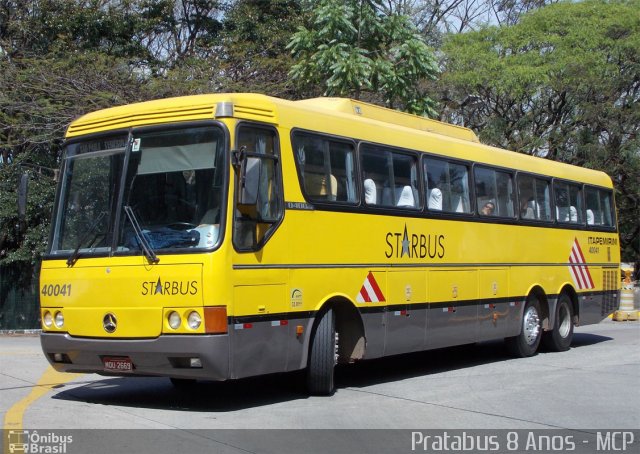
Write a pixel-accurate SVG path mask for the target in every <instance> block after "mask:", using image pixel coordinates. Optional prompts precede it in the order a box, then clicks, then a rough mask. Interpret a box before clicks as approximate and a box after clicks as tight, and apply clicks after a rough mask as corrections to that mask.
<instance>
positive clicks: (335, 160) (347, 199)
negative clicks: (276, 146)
mask: <svg viewBox="0 0 640 454" xmlns="http://www.w3.org/2000/svg"><path fill="white" fill-rule="evenodd" d="M293 149H294V150H295V158H296V162H297V164H298V169H299V170H300V178H301V185H302V189H303V192H304V194H305V196H306V197H307V198H308V199H309V200H311V201H316V202H318V201H323V202H324V201H335V202H343V203H353V204H355V203H357V201H358V200H357V196H356V184H355V170H354V151H353V145H352V144H351V143H350V142H342V141H339V140H335V139H329V138H326V137H322V136H317V135H313V134H307V133H295V134H294V136H293Z"/></svg>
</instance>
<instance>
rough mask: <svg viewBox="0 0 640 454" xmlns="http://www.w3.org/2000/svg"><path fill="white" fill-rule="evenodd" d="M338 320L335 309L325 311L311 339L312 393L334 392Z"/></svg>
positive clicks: (309, 386)
mask: <svg viewBox="0 0 640 454" xmlns="http://www.w3.org/2000/svg"><path fill="white" fill-rule="evenodd" d="M335 326H336V322H335V315H334V313H333V310H331V309H329V310H328V311H327V312H325V313H324V315H323V316H322V318H321V319H320V322H319V323H318V326H317V327H316V330H315V333H314V334H313V338H312V340H311V348H310V351H309V365H308V367H307V389H308V391H309V393H310V394H314V395H318V396H328V395H331V394H333V392H334V380H333V376H334V368H335V365H336V328H335Z"/></svg>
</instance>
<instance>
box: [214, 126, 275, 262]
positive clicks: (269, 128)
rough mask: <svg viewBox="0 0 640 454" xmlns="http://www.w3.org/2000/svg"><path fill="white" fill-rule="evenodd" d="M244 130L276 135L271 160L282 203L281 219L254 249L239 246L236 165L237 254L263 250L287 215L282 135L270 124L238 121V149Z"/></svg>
mask: <svg viewBox="0 0 640 454" xmlns="http://www.w3.org/2000/svg"><path fill="white" fill-rule="evenodd" d="M243 128H253V129H260V130H265V131H271V132H273V133H274V136H273V137H274V140H273V147H274V151H275V153H274V155H273V158H271V157H270V159H273V160H274V164H275V165H274V172H275V173H276V178H275V183H276V187H275V190H276V192H277V195H278V201H279V203H280V213H279V218H278V220H277V221H275V222H273V223H271V226H270V227H269V228H268V229H267V231H266V232H265V234H264V235H263V237H262V238H260V239H259V240H258V241H256V242H255V244H254V245H253V246H252V247H241V246H239V245H238V243H237V241H236V238H237V236H236V234H235V227H236V214H235V212H236V207H237V206H238V196H239V188H238V185H239V170H236V169H235V165H234V166H233V168H234V173H235V176H234V197H233V212H232V213H231V216H232V220H231V222H232V226H231V232H230V234H231V243H232V245H233V248H234V250H235V251H236V252H240V253H246V252H256V251H259V250H260V249H262V248H263V247H264V246H265V244H267V242H268V241H269V239H271V237H272V236H273V235H274V233H275V232H276V231H277V230H278V228H279V227H280V226H281V225H282V223H283V222H284V217H285V215H286V211H287V210H286V206H285V205H286V203H285V197H284V185H283V170H282V142H281V140H280V134H279V133H278V128H276V127H275V126H274V125H272V124H270V123H260V122H255V121H248V120H247V121H238V122H237V123H236V125H235V136H234V146H236V147H237V145H238V138H239V137H240V134H241V130H242V129H243ZM234 151H237V148H234V149H233V150H230V153H229V155H232V154H233V152H234ZM229 186H230V184H228V185H227V187H229Z"/></svg>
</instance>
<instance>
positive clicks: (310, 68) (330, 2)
mask: <svg viewBox="0 0 640 454" xmlns="http://www.w3.org/2000/svg"><path fill="white" fill-rule="evenodd" d="M311 4H312V6H313V8H312V9H311V11H310V18H309V21H308V22H309V23H308V25H307V26H301V27H299V29H298V31H297V32H296V33H295V34H294V35H293V37H292V39H291V42H290V43H289V45H288V48H289V49H291V52H292V54H293V56H294V57H295V59H296V63H295V64H294V65H293V66H292V67H291V71H290V73H289V74H290V76H291V77H292V78H293V79H294V80H295V81H297V82H298V83H300V84H302V85H303V86H306V87H323V89H324V94H325V95H329V96H351V97H354V98H356V99H360V98H361V97H363V96H368V98H372V99H373V100H377V99H378V97H380V96H381V97H382V99H380V101H382V102H384V103H385V104H386V105H387V106H389V107H397V108H400V109H403V110H406V111H409V112H411V113H416V114H419V115H425V116H434V115H435V113H436V112H435V102H434V101H433V100H432V99H431V98H430V97H429V96H428V95H427V93H426V90H425V88H424V86H423V84H424V82H425V81H428V80H433V79H435V77H436V74H437V73H438V68H437V66H436V62H435V58H434V56H433V53H432V52H431V50H430V49H429V47H428V46H427V45H426V44H425V42H424V39H423V38H422V37H421V36H420V35H419V34H418V33H417V31H416V29H415V27H414V26H413V25H412V24H411V22H410V19H409V18H408V17H407V16H403V15H399V14H383V13H382V8H381V2H380V1H367V0H349V1H341V0H340V1H339V0H321V1H319V2H312V3H311Z"/></svg>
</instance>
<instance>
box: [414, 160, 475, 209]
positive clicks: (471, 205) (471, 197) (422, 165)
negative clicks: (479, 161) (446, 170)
mask: <svg viewBox="0 0 640 454" xmlns="http://www.w3.org/2000/svg"><path fill="white" fill-rule="evenodd" d="M421 154H422V156H421V159H420V171H421V172H422V182H421V183H422V186H423V188H424V189H423V190H422V191H423V197H424V199H425V202H424V212H425V213H427V214H429V215H434V214H435V215H436V216H454V217H456V218H457V217H473V216H475V214H476V197H475V182H474V179H473V166H474V165H475V163H474V162H473V161H465V160H463V159H456V158H450V157H448V156H444V155H438V154H434V153H426V152H425V153H421ZM428 159H433V160H436V161H443V162H446V163H447V164H449V165H451V164H453V165H460V166H463V167H465V168H466V169H467V177H468V186H469V193H468V197H469V211H461V212H458V211H447V210H444V209H443V210H433V209H429V207H428V199H427V194H426V190H427V189H428V188H427V187H426V184H425V181H424V179H425V178H428V172H427V174H425V172H424V170H425V165H426V162H425V161H426V160H428Z"/></svg>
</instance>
